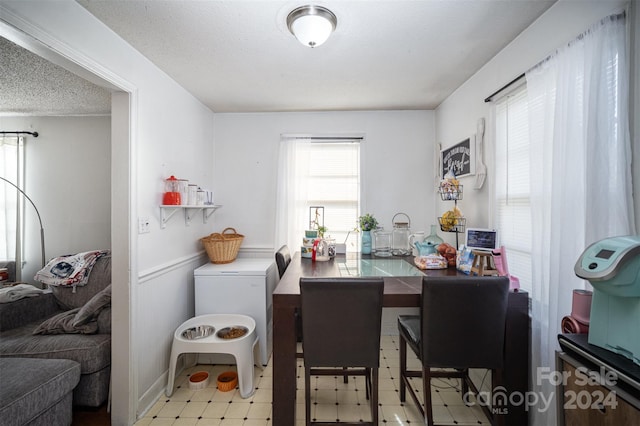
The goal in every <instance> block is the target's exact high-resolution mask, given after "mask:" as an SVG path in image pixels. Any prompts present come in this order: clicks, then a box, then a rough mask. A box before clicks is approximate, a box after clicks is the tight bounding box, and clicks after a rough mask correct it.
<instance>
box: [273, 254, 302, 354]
mask: <svg viewBox="0 0 640 426" xmlns="http://www.w3.org/2000/svg"><path fill="white" fill-rule="evenodd" d="M290 263H291V251H289V246H287V245H286V244H285V245H283V246H282V247H280V248H279V249H278V251H277V252H276V265H277V266H278V274H279V275H280V278H282V276H283V275H284V273H285V272H286V270H287V268H288V267H289V264H290ZM294 315H295V317H296V318H295V322H296V340H297V341H298V342H302V319H301V316H300V309H296V311H295V314H294ZM296 358H302V352H296Z"/></svg>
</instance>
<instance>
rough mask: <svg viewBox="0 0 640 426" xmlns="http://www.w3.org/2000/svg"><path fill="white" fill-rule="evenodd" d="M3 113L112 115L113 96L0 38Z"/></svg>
mask: <svg viewBox="0 0 640 426" xmlns="http://www.w3.org/2000/svg"><path fill="white" fill-rule="evenodd" d="M0 57H1V58H2V60H1V61H0V93H2V96H0V113H2V114H3V115H13V114H15V115H87V114H110V113H111V94H110V92H109V91H107V90H106V89H103V88H102V87H99V86H96V85H95V84H93V83H90V82H88V81H86V80H84V79H82V78H80V77H78V76H77V75H75V74H73V73H71V72H69V71H67V70H65V69H64V68H62V67H60V66H58V65H54V64H52V63H51V62H49V61H47V60H45V59H43V58H41V57H40V56H38V55H35V54H33V53H31V52H29V51H28V50H26V49H23V48H22V47H20V46H18V45H16V44H14V43H12V42H10V41H9V40H6V39H4V38H2V37H0Z"/></svg>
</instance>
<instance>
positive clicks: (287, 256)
mask: <svg viewBox="0 0 640 426" xmlns="http://www.w3.org/2000/svg"><path fill="white" fill-rule="evenodd" d="M290 263H291V252H290V251H289V247H288V246H287V245H286V244H285V245H283V246H282V247H280V248H279V249H278V251H277V252H276V265H277V266H278V274H279V275H280V278H282V276H283V275H284V272H285V271H286V270H287V267H288V266H289V264H290Z"/></svg>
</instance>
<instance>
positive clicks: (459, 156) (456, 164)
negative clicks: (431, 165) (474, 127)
mask: <svg viewBox="0 0 640 426" xmlns="http://www.w3.org/2000/svg"><path fill="white" fill-rule="evenodd" d="M440 158H441V163H440V164H441V168H442V170H441V172H442V177H444V175H446V174H447V172H448V171H449V170H452V171H453V174H455V175H456V177H458V178H460V177H464V176H472V175H474V174H475V173H476V137H475V135H471V136H469V137H468V138H466V139H465V140H463V141H462V142H459V143H457V144H455V145H453V146H450V147H449V148H445V149H443V150H442V151H440Z"/></svg>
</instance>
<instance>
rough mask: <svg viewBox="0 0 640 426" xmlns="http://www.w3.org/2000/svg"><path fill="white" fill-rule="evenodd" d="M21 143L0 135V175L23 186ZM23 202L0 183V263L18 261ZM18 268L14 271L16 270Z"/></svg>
mask: <svg viewBox="0 0 640 426" xmlns="http://www.w3.org/2000/svg"><path fill="white" fill-rule="evenodd" d="M23 147H24V141H23V138H21V137H16V136H0V176H2V177H3V178H5V179H7V180H8V181H10V182H11V183H14V184H16V185H18V186H19V187H22V185H23V182H24V167H23V161H24V152H23ZM22 211H24V200H23V199H22V197H21V196H20V193H18V192H17V191H16V190H15V189H14V188H13V187H12V186H11V185H9V184H7V183H5V182H4V181H0V236H2V237H3V238H2V243H0V260H16V259H18V258H20V255H21V253H20V251H21V250H22V248H21V246H20V239H19V238H18V232H21V229H20V228H21V225H20V219H21V212H22ZM18 269H19V268H16V270H18Z"/></svg>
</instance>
